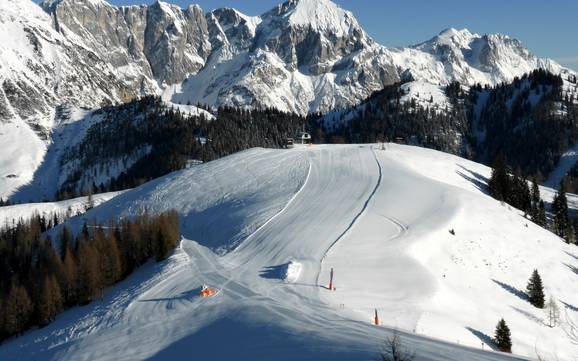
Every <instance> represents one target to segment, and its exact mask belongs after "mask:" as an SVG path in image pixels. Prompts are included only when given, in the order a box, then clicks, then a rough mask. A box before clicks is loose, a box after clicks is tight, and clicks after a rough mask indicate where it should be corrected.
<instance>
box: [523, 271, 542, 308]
mask: <svg viewBox="0 0 578 361" xmlns="http://www.w3.org/2000/svg"><path fill="white" fill-rule="evenodd" d="M526 291H527V294H528V299H529V300H530V303H531V304H532V305H534V306H535V307H538V308H544V287H543V285H542V277H540V274H539V273H538V270H534V272H532V276H531V277H530V280H529V281H528V286H527V287H526Z"/></svg>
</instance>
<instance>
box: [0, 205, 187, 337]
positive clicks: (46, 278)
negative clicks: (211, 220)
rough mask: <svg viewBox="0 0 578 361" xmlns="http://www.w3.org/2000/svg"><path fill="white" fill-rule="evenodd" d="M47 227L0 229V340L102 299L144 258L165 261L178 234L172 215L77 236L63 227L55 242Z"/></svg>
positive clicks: (38, 220)
mask: <svg viewBox="0 0 578 361" xmlns="http://www.w3.org/2000/svg"><path fill="white" fill-rule="evenodd" d="M47 224H50V222H49V221H47V220H45V219H44V218H43V217H41V216H35V217H32V218H31V219H30V220H28V221H19V222H18V223H17V224H15V225H14V226H13V227H8V228H5V229H2V230H1V231H0V341H2V340H5V339H7V338H9V337H11V336H14V335H19V334H21V333H22V332H24V331H25V330H27V329H29V328H31V327H35V326H39V327H43V326H46V325H47V324H49V323H50V322H52V321H53V320H54V318H55V317H56V315H58V314H59V313H60V312H62V311H64V310H66V309H68V308H71V307H74V306H76V305H85V304H88V303H90V302H92V301H93V300H95V299H97V298H99V297H102V295H103V292H104V289H105V288H106V287H109V286H111V285H113V284H115V283H116V282H119V281H121V280H123V279H124V278H126V277H127V276H128V275H130V274H131V273H132V272H133V271H134V270H135V269H136V268H138V267H139V266H141V265H142V264H144V263H145V262H147V261H148V260H149V259H155V260H156V261H160V260H163V259H165V258H166V257H168V256H169V255H170V253H171V252H172V250H173V249H174V248H175V246H176V245H177V243H178V241H179V236H180V233H179V218H178V215H177V213H176V212H174V211H169V212H166V213H162V214H159V215H149V214H143V215H140V216H137V217H135V218H134V219H132V220H128V219H123V220H122V221H120V222H115V221H110V222H108V223H106V224H96V223H94V222H93V223H92V224H85V225H84V226H83V227H82V230H81V231H80V232H79V233H78V235H76V236H75V235H73V233H72V232H71V230H70V229H68V228H67V227H66V226H64V225H63V226H61V227H60V228H58V229H55V231H57V232H56V234H57V235H56V236H55V238H54V239H52V238H51V237H49V236H47V235H46V234H45V233H43V232H44V231H46V230H47ZM55 245H56V246H57V247H55Z"/></svg>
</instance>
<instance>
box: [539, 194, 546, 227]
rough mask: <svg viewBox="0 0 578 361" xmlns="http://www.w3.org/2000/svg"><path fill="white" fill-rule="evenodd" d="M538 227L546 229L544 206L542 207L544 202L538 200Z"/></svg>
mask: <svg viewBox="0 0 578 361" xmlns="http://www.w3.org/2000/svg"><path fill="white" fill-rule="evenodd" d="M537 223H538V225H540V226H542V227H546V226H547V225H548V219H547V218H546V206H545V205H544V201H543V200H540V203H539V205H538V222H537Z"/></svg>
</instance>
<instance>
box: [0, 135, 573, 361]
mask: <svg viewBox="0 0 578 361" xmlns="http://www.w3.org/2000/svg"><path fill="white" fill-rule="evenodd" d="M489 174H490V169H489V168H487V167H485V166H482V165H479V164H476V163H473V162H470V161H467V160H464V159H461V158H458V157H455V156H451V155H447V154H444V153H440V152H436V151H432V150H427V149H423V148H417V147H409V146H400V145H393V144H387V146H386V149H385V150H382V149H380V147H379V146H377V145H343V146H339V145H316V146H312V147H298V148H296V149H292V150H271V149H252V150H249V151H245V152H241V153H237V154H234V155H232V156H229V157H225V158H222V159H220V160H217V161H214V162H209V163H206V164H203V165H200V166H198V167H194V168H191V169H187V170H183V171H180V172H176V173H172V174H169V175H167V176H165V177H162V178H160V179H157V180H154V181H152V182H149V183H147V184H145V185H143V186H141V187H139V188H137V189H134V190H131V191H128V192H126V193H124V194H121V195H119V196H117V197H115V198H113V199H111V200H110V201H108V202H106V203H104V204H102V205H100V206H98V207H96V208H94V209H92V210H90V211H89V212H88V213H86V214H85V215H83V216H81V217H77V218H75V219H73V220H71V222H73V223H72V224H73V226H76V227H80V225H81V224H82V223H83V220H84V219H100V220H107V219H110V218H111V217H115V218H116V217H130V216H131V215H136V214H138V213H139V212H141V211H142V210H144V209H147V210H148V211H151V212H160V211H163V210H166V209H171V208H175V209H176V210H177V211H178V212H179V214H180V215H181V222H182V224H181V229H182V234H183V239H182V241H181V244H180V247H179V248H178V249H177V250H176V251H175V253H174V255H173V256H172V257H170V258H169V260H167V261H165V262H163V263H160V264H155V265H153V264H149V265H147V266H145V267H144V268H143V269H141V270H140V271H138V272H137V273H136V274H134V275H133V276H131V277H130V278H129V279H128V280H126V281H123V282H121V283H120V284H118V285H117V286H115V287H114V288H112V289H110V290H109V291H107V292H106V294H105V296H104V297H103V299H102V300H99V301H95V302H94V303H93V304H91V305H88V306H85V307H78V308H74V309H72V310H69V311H67V312H65V313H64V314H62V315H60V316H58V317H57V319H56V321H55V322H53V323H52V324H50V325H49V326H47V327H45V328H42V329H39V330H32V331H29V332H27V333H26V334H25V335H24V336H21V337H19V338H16V339H13V340H9V341H7V342H6V343H5V344H3V345H2V346H1V347H0V358H1V359H2V360H17V359H52V360H56V359H58V360H133V359H152V360H168V359H175V358H184V357H189V358H192V357H195V358H196V357H202V358H208V357H210V358H212V359H215V360H225V359H230V358H233V357H234V358H237V359H256V360H270V359H275V360H294V359H310V360H320V359H326V360H352V359H356V360H372V359H375V357H376V355H377V353H378V351H379V350H380V346H381V345H382V344H383V341H384V340H385V339H386V338H387V337H388V336H389V335H390V334H391V330H392V329H394V328H396V329H399V330H400V332H401V334H402V338H403V340H404V343H406V344H407V345H408V346H409V347H410V348H411V349H413V350H415V351H416V355H417V359H418V360H508V359H516V357H517V356H510V355H506V354H502V353H497V352H493V351H491V349H490V348H491V343H490V342H489V339H490V338H491V337H492V336H493V331H494V327H495V325H496V323H497V322H498V320H499V319H500V318H502V317H503V318H504V319H505V320H506V321H507V322H508V324H509V325H510V328H511V330H512V340H513V352H514V354H515V355H521V356H523V357H529V358H536V353H539V354H540V355H541V356H542V357H545V358H547V359H556V358H555V357H558V358H559V359H560V360H572V359H573V358H575V357H576V355H578V347H577V346H576V345H575V344H573V343H572V340H570V339H569V338H568V336H567V332H570V330H569V327H570V323H569V322H568V321H571V320H577V319H578V312H577V307H578V305H577V304H576V302H577V301H576V297H575V295H576V294H577V293H578V282H576V277H577V274H576V268H577V267H578V261H577V260H578V258H577V257H578V252H577V251H576V247H575V246H570V245H566V244H565V243H564V242H563V241H562V240H561V239H559V238H558V237H557V236H555V235H553V234H552V233H550V232H548V231H546V230H544V229H542V228H540V227H538V226H536V225H535V224H533V223H532V222H530V221H528V220H527V219H525V218H524V217H523V216H522V215H521V214H520V212H519V211H517V210H516V209H512V208H510V207H508V206H507V205H503V204H500V203H499V202H497V201H495V200H494V199H492V198H490V197H489V196H488V195H486V194H485V193H484V191H483V189H484V187H483V184H484V183H485V182H486V179H487V177H488V176H489ZM450 230H452V231H453V233H455V234H451V233H450ZM331 268H333V270H334V271H335V278H334V286H335V288H336V290H335V291H329V290H328V289H327V286H328V282H329V274H330V270H331ZM534 269H538V270H539V271H540V273H541V274H542V276H543V279H544V284H545V290H546V294H547V295H548V296H550V295H552V296H553V297H554V298H555V299H556V300H557V301H558V302H559V304H560V307H561V308H562V310H563V312H562V317H561V324H560V325H559V326H557V327H554V328H550V327H548V326H546V325H545V324H544V323H545V318H546V316H545V314H544V311H543V310H540V309H537V308H535V307H534V306H532V305H531V304H530V303H529V302H528V301H527V300H526V299H525V296H524V295H523V291H521V290H523V289H525V286H526V282H527V280H528V278H529V276H530V274H531V272H532V270H534ZM203 284H206V285H209V286H212V287H216V288H218V289H220V292H219V293H218V294H217V296H215V297H212V298H208V299H204V298H200V297H198V294H199V292H200V288H201V286H202V285H203ZM375 309H376V310H377V311H378V314H379V317H380V319H381V323H382V324H383V326H381V327H378V326H374V325H372V320H373V316H374V310H375ZM482 344H484V345H485V346H484V349H483V350H482ZM518 359H520V358H518ZM522 359H523V358H522Z"/></svg>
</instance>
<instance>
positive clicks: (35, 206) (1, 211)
mask: <svg viewBox="0 0 578 361" xmlns="http://www.w3.org/2000/svg"><path fill="white" fill-rule="evenodd" d="M123 192H125V191H121V192H109V193H100V194H95V195H93V196H92V199H93V204H94V206H98V205H100V204H102V203H104V202H107V201H109V200H110V199H112V198H114V197H116V196H118V195H119V194H122V193H123ZM87 205H88V197H79V198H74V199H68V200H65V201H60V202H44V203H24V204H15V205H12V206H6V207H0V228H2V227H4V226H5V225H10V224H13V223H14V222H18V220H20V219H22V220H27V219H30V218H31V217H32V216H33V215H34V214H39V215H41V216H42V215H44V216H47V217H49V216H51V215H53V214H55V213H56V214H57V215H58V216H59V218H60V220H61V221H62V219H63V218H70V217H72V216H77V215H80V214H82V213H84V212H85V211H86V207H87Z"/></svg>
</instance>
